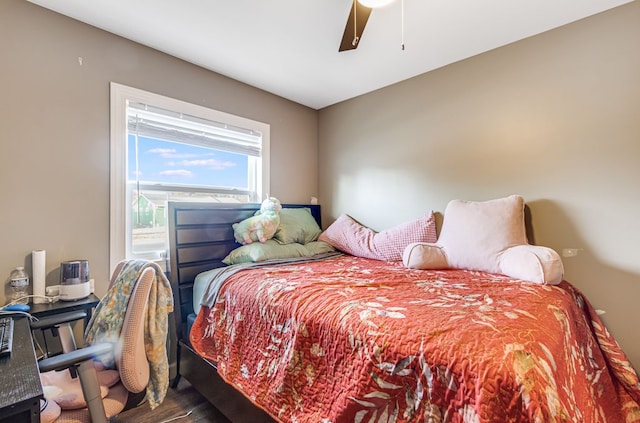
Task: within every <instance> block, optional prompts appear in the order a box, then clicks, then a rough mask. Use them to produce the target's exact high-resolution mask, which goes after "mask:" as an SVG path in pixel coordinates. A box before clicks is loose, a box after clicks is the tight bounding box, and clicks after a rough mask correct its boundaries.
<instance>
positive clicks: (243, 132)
mask: <svg viewBox="0 0 640 423" xmlns="http://www.w3.org/2000/svg"><path fill="white" fill-rule="evenodd" d="M127 129H128V131H129V133H131V134H135V135H138V136H142V137H149V138H155V139H161V140H166V141H172V142H179V143H183V144H192V145H199V146H201V147H208V148H214V149H216V150H222V151H227V152H230V153H237V154H244V155H249V156H253V157H260V156H261V153H262V134H261V133H260V132H258V131H254V130H251V129H246V128H238V127H234V126H231V125H227V124H224V123H220V122H215V121H212V120H208V119H203V118H200V117H197V116H191V115H187V114H183V113H178V112H174V111H171V110H166V109H162V108H159V107H155V106H150V105H147V104H142V103H135V102H129V103H128V104H127Z"/></svg>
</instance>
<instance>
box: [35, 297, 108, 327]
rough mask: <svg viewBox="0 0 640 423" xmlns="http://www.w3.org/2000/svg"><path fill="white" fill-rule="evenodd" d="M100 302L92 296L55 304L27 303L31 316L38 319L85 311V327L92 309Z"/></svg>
mask: <svg viewBox="0 0 640 423" xmlns="http://www.w3.org/2000/svg"><path fill="white" fill-rule="evenodd" d="M99 302H100V298H98V297H96V296H95V295H94V294H91V295H89V296H88V297H87V298H83V299H81V300H75V301H60V300H59V301H56V302H55V303H46V304H33V303H29V306H31V310H30V311H29V313H31V315H32V316H35V317H37V318H38V319H40V318H42V317H48V316H53V315H56V314H61V313H70V312H72V311H81V310H82V311H86V312H87V318H86V319H85V322H84V325H85V326H87V323H89V319H91V313H92V311H93V309H94V308H95V307H96V306H97V305H98V303H99Z"/></svg>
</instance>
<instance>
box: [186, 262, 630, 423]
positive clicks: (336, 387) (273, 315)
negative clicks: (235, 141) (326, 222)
mask: <svg viewBox="0 0 640 423" xmlns="http://www.w3.org/2000/svg"><path fill="white" fill-rule="evenodd" d="M191 342H192V344H193V346H194V347H195V349H196V351H197V352H198V353H200V354H201V355H203V356H205V357H207V358H209V359H211V360H213V361H216V362H217V363H218V371H219V373H220V375H221V376H222V377H223V378H224V379H225V380H226V381H227V382H228V383H230V384H231V385H233V386H234V387H235V388H236V389H237V390H239V391H240V392H242V393H243V394H244V395H245V396H247V397H248V398H249V399H250V400H251V401H253V402H254V403H255V404H256V405H258V406H259V407H261V408H263V409H264V410H265V411H267V412H268V413H269V414H271V415H272V416H273V417H274V418H276V419H277V420H279V421H282V422H322V423H324V422H408V421H411V422H414V421H415V422H565V421H567V422H569V421H570V422H612V423H621V422H640V405H639V402H640V386H639V384H638V376H637V375H636V373H635V372H634V370H633V369H632V367H631V366H630V364H629V362H628V360H627V358H626V356H625V354H624V353H623V352H622V350H621V349H620V347H619V346H618V344H617V343H616V342H615V340H614V339H613V338H612V337H611V335H610V334H609V333H608V332H607V330H606V328H605V327H604V325H603V324H602V322H601V321H600V319H599V317H598V316H597V315H596V314H595V313H594V310H593V309H592V307H591V306H590V305H589V303H588V302H587V301H586V300H585V299H584V297H583V296H582V295H581V293H580V292H578V291H577V290H576V289H575V288H574V287H572V286H571V285H570V284H569V283H567V282H562V284H560V285H559V286H544V285H537V284H532V283H527V282H522V281H518V280H514V279H511V278H507V277H503V276H498V275H491V274H487V273H481V272H471V271H462V270H446V271H421V270H408V269H405V268H404V267H402V264H401V263H387V262H381V261H375V260H368V259H362V258H357V257H352V256H346V255H345V256H341V257H338V258H333V259H329V260H325V261H322V262H315V263H305V264H296V265H287V266H280V267H265V268H260V269H253V270H248V271H242V272H239V273H238V274H236V275H234V276H232V277H231V278H229V280H227V281H226V282H225V283H224V285H223V286H222V288H221V290H220V293H219V295H218V299H217V302H216V303H215V304H214V305H213V306H212V307H203V308H202V310H201V311H200V314H199V315H198V317H197V320H196V322H195V324H194V327H193V329H192V331H191Z"/></svg>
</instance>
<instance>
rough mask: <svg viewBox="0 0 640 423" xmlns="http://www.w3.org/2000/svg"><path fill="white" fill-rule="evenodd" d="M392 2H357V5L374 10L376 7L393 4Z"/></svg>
mask: <svg viewBox="0 0 640 423" xmlns="http://www.w3.org/2000/svg"><path fill="white" fill-rule="evenodd" d="M393 1H394V0H358V3H360V4H361V5H363V6H365V7H368V8H370V9H375V8H376V7H384V6H388V5H390V4H391V3H393Z"/></svg>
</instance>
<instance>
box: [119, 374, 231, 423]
mask: <svg viewBox="0 0 640 423" xmlns="http://www.w3.org/2000/svg"><path fill="white" fill-rule="evenodd" d="M189 411H191V415H189V416H186V414H187V413H188V412H189ZM180 416H185V417H183V418H179V417H180ZM169 421H171V422H175V423H186V422H202V423H205V422H207V423H230V421H229V420H227V418H225V417H224V416H223V415H222V414H221V413H220V412H219V411H218V410H217V409H216V408H215V407H213V405H211V403H209V402H208V401H207V400H206V399H205V398H204V397H203V396H202V395H200V394H199V393H198V391H196V390H195V389H194V388H193V387H192V386H191V385H190V384H189V382H187V381H186V380H185V379H184V378H181V379H180V383H178V386H177V387H176V388H175V389H172V388H169V392H168V393H167V396H166V398H165V400H164V402H163V403H162V404H161V405H160V406H159V407H157V408H156V409H155V410H151V409H150V408H149V405H148V404H147V403H146V402H145V403H143V404H142V405H140V406H138V407H136V408H133V409H131V410H127V411H125V412H123V413H120V415H119V416H118V417H117V418H115V419H113V420H112V423H163V422H167V423H168V422H169Z"/></svg>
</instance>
